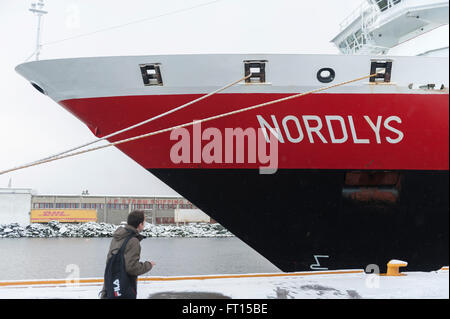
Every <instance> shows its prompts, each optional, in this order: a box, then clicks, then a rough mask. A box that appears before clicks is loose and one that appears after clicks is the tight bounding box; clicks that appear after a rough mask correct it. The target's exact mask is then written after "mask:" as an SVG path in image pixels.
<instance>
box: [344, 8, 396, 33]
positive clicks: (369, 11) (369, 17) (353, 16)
mask: <svg viewBox="0 0 450 319" xmlns="http://www.w3.org/2000/svg"><path fill="white" fill-rule="evenodd" d="M402 1H405V0H368V1H366V2H363V3H361V4H360V5H359V6H358V7H357V8H356V9H354V10H353V11H352V12H351V13H350V14H349V15H348V16H347V17H346V18H345V19H344V20H343V21H342V22H341V23H340V24H339V28H340V31H342V30H344V29H345V28H346V27H348V26H349V25H350V24H352V23H353V22H354V21H355V20H357V19H358V18H359V17H361V18H362V19H363V20H364V19H365V20H366V21H364V22H362V23H363V24H366V25H367V24H368V23H370V21H372V22H373V21H375V20H376V18H377V17H378V15H379V14H380V13H381V12H384V11H386V10H388V9H390V8H392V7H394V6H395V5H397V4H399V3H401V2H402Z"/></svg>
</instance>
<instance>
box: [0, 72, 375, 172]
mask: <svg viewBox="0 0 450 319" xmlns="http://www.w3.org/2000/svg"><path fill="white" fill-rule="evenodd" d="M250 75H251V74H250ZM250 75H249V76H250ZM374 76H376V74H370V75H366V76H363V77H360V78H356V79H353V80H350V81H345V82H340V83H337V84H334V85H330V86H326V87H322V88H319V89H315V90H312V91H308V92H305V93H298V94H294V95H291V96H287V97H284V98H281V99H276V100H272V101H269V102H265V103H261V104H257V105H253V106H249V107H246V108H242V109H238V110H235V111H231V112H227V113H222V114H219V115H214V116H211V117H207V118H204V119H201V120H196V121H194V122H188V123H184V124H179V125H176V126H172V127H169V128H165V129H161V130H158V131H154V132H150V133H146V134H142V135H138V136H134V137H130V138H126V139H123V140H120V141H116V142H113V143H109V144H106V145H101V146H97V147H93V148H89V149H87V150H82V151H79V152H75V153H70V154H66V155H61V156H58V157H51V158H47V159H44V160H41V161H37V162H33V163H30V164H26V165H22V166H18V167H15V168H11V169H7V170H4V171H1V172H0V175H3V174H6V173H9V172H13V171H17V170H20V169H24V168H27V167H31V166H37V165H40V164H44V163H48V162H52V161H56V160H60V159H63V158H67V157H72V156H76V155H80V154H84V153H88V152H92V151H96V150H100V149H103V148H106V147H110V146H115V145H119V144H123V143H128V142H132V141H135V140H139V139H142V138H145V137H149V136H154V135H157V134H161V133H164V132H168V131H172V130H176V129H179V128H183V127H187V126H191V125H194V124H200V123H203V122H208V121H212V120H215V119H219V118H223V117H226V116H230V115H234V114H238V113H242V112H246V111H250V110H254V109H257V108H260V107H264V106H267V105H272V104H275V103H280V102H284V101H288V100H292V99H295V98H298V97H302V96H305V95H309V94H313V93H317V92H321V91H325V90H329V89H332V88H335V87H339V86H343V85H346V84H349V83H353V82H357V81H361V80H364V79H367V78H371V77H374Z"/></svg>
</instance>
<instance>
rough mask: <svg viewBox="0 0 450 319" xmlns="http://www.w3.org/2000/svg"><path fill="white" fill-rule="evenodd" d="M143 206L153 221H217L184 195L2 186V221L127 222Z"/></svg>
mask: <svg viewBox="0 0 450 319" xmlns="http://www.w3.org/2000/svg"><path fill="white" fill-rule="evenodd" d="M135 209H138V210H143V211H144V212H145V215H146V221H147V222H148V223H153V224H177V223H189V222H207V223H215V221H214V220H212V219H211V218H210V217H209V216H208V215H206V214H205V213H203V212H202V211H201V210H200V209H198V208H197V207H195V206H194V205H193V204H192V203H190V202H189V201H188V200H186V199H185V198H182V197H167V196H113V195H111V196H93V195H88V193H87V192H83V195H35V194H33V192H32V190H29V189H12V188H6V189H0V224H8V223H14V222H17V223H19V224H21V225H28V224H30V223H45V222H48V221H50V220H58V221H60V222H89V221H95V222H99V223H101V222H104V223H109V224H120V223H122V222H126V220H127V216H128V214H129V213H130V212H131V211H133V210H135Z"/></svg>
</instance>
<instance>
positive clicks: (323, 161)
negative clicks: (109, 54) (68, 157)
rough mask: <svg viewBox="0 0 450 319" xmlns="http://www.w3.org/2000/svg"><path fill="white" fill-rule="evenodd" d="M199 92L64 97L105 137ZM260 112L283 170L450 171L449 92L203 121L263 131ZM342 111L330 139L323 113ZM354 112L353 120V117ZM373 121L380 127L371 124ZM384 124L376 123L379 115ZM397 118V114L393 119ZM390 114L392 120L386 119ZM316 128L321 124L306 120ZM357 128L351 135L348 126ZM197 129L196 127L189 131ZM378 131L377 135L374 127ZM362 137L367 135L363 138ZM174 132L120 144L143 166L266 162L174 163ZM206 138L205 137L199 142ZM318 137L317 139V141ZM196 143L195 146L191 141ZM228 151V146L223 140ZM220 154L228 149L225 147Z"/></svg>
mask: <svg viewBox="0 0 450 319" xmlns="http://www.w3.org/2000/svg"><path fill="white" fill-rule="evenodd" d="M199 96H201V95H146V96H120V97H100V98H85V99H71V100H65V101H61V102H60V104H62V105H63V106H64V107H65V108H66V109H68V110H69V111H70V112H72V113H73V114H74V115H75V116H77V117H78V118H79V119H81V120H82V121H83V122H84V123H86V124H87V125H88V126H89V128H90V129H91V130H92V131H93V132H94V134H96V135H97V136H105V135H107V134H109V133H112V132H114V131H117V130H119V129H122V128H125V127H128V126H130V125H133V124H136V123H138V122H141V121H143V120H145V119H147V118H150V117H153V116H155V115H158V114H160V113H162V112H165V111H168V110H170V109H172V108H174V107H176V106H179V105H182V104H183V103H186V102H188V101H191V100H193V99H195V98H197V97H199ZM284 96H288V94H218V95H215V96H213V97H211V98H209V99H207V100H205V101H202V102H199V103H197V104H194V105H192V106H190V107H188V108H186V109H183V110H181V111H179V112H176V113H174V114H171V115H169V116H167V117H165V118H162V119H158V120H156V121H153V122H151V123H149V124H146V125H143V126H141V127H139V128H137V129H134V130H132V131H129V132H126V133H123V134H121V135H118V136H115V137H114V139H112V140H114V141H117V140H120V139H123V138H126V137H130V136H135V135H140V134H144V133H148V132H152V131H156V130H158V129H163V128H167V127H171V126H174V125H178V124H182V123H186V122H191V121H193V120H198V119H202V118H206V117H209V116H213V115H217V114H221V113H226V112H229V111H232V110H236V109H240V108H243V107H247V106H251V105H255V104H258V103H262V102H266V101H270V100H274V99H278V98H281V97H284ZM257 115H260V116H261V117H262V118H264V119H265V121H267V122H268V124H269V125H270V126H272V127H274V123H273V118H271V115H275V118H276V120H277V122H278V125H279V127H280V129H281V132H282V135H283V140H284V143H281V142H280V143H278V148H279V157H278V160H279V162H278V168H288V169H289V168H295V169H356V170H360V169H368V170H448V169H449V107H448V94H315V95H309V96H305V97H301V98H298V99H294V100H290V101H286V102H283V103H279V104H274V105H271V106H266V107H263V108H260V109H257V110H252V111H248V112H243V113H240V114H237V115H232V116H228V117H226V118H221V119H216V120H213V121H210V122H207V123H203V124H202V131H203V130H204V129H206V128H209V127H215V128H218V129H220V131H221V132H222V134H223V135H224V136H225V134H224V133H225V128H237V127H241V128H243V129H246V128H248V127H252V128H254V129H258V128H260V123H259V122H258V119H257ZM288 115H292V116H294V117H296V118H298V123H299V124H300V130H301V133H300V132H299V131H298V128H297V127H296V124H295V122H294V121H292V120H291V121H288V122H286V123H287V128H288V130H289V132H288V133H290V135H291V140H292V139H296V138H297V141H298V140H299V137H300V135H299V134H303V138H302V140H301V141H299V142H298V143H294V142H291V141H289V140H288V136H286V133H287V132H286V130H285V129H284V128H283V126H282V119H284V118H285V117H286V116H288ZM304 115H312V116H318V117H319V118H320V121H321V124H322V128H321V129H320V130H319V132H320V134H321V136H319V134H317V133H316V132H314V131H312V132H311V134H310V135H308V134H307V133H308V132H307V130H306V125H307V123H305V121H304V118H302V116H304ZM333 115H334V116H340V117H341V119H342V120H343V123H345V125H344V128H343V127H342V126H341V123H340V122H339V121H331V122H330V123H332V124H331V126H332V131H333V134H334V138H335V140H336V139H337V140H339V139H341V141H342V140H343V137H344V130H345V131H346V133H347V136H348V138H347V139H346V140H345V141H344V142H341V143H333V142H332V140H331V136H330V128H329V127H328V126H327V122H326V118H325V116H333ZM349 116H351V119H350V118H349ZM364 116H366V117H368V118H369V119H370V121H371V122H372V123H373V124H374V125H376V126H377V127H378V128H371V126H370V125H369V122H368V121H367V120H366V119H365V118H364ZM380 116H381V118H380V122H379V123H377V121H378V119H379V117H380ZM393 117H395V119H394V118H393ZM388 118H390V121H389V122H388V123H387V125H386V123H385V121H386V120H387V119H388ZM308 123H309V125H310V127H311V128H314V127H316V126H317V125H319V123H318V122H317V121H316V120H310V121H308ZM352 123H353V125H354V130H353V132H352V127H351V125H352ZM187 129H188V130H189V132H191V137H192V136H193V134H192V127H188V128H187ZM377 131H378V132H377ZM361 140H366V141H363V143H361ZM176 142H177V141H176V140H170V133H169V132H167V133H162V134H160V135H156V136H152V137H147V138H144V139H141V140H138V141H134V142H130V143H125V144H121V145H118V147H119V148H120V149H121V150H122V151H123V152H124V153H126V154H127V155H129V156H130V157H131V158H133V159H134V160H135V161H137V162H138V163H139V164H140V165H142V166H143V167H145V168H259V167H261V166H264V164H262V163H259V161H258V158H257V159H256V163H251V162H249V161H248V157H247V154H245V161H244V163H236V160H234V161H233V163H225V160H223V161H222V162H219V163H215V162H213V163H205V162H204V161H203V160H202V161H201V162H200V163H198V162H195V159H194V158H193V157H192V152H191V157H190V162H189V163H174V162H173V161H172V160H171V158H170V150H171V148H172V147H173V145H174V144H175V143H176ZM208 142H209V141H205V140H204V141H202V146H204V145H205V144H207V143H208ZM312 142H314V143H312ZM191 143H192V144H191V147H192V145H193V144H194V143H195V142H194V141H191ZM222 147H223V148H224V147H225V146H224V145H222ZM222 153H223V154H224V153H225V152H222Z"/></svg>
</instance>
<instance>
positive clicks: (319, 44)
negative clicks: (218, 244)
mask: <svg viewBox="0 0 450 319" xmlns="http://www.w3.org/2000/svg"><path fill="white" fill-rule="evenodd" d="M31 2H32V1H17V0H2V1H0V43H1V46H2V50H0V70H1V72H0V94H1V95H0V96H1V100H0V150H1V151H0V170H3V169H7V168H11V167H13V166H17V165H20V164H23V163H26V162H30V161H33V160H36V159H39V158H42V157H45V156H48V155H50V154H54V153H56V152H59V151H62V150H65V149H67V148H70V147H72V146H76V145H80V144H82V143H84V142H87V141H91V140H92V139H93V138H94V136H93V135H92V133H91V132H90V131H89V130H88V128H87V127H86V126H85V125H84V124H83V123H81V122H80V121H79V120H77V119H76V118H75V117H74V116H73V115H71V114H70V113H68V112H67V111H65V110H64V109H63V108H62V107H60V106H59V105H57V104H56V103H55V102H53V101H52V100H50V99H49V98H48V97H46V96H44V95H41V94H39V93H38V92H37V91H36V90H35V89H33V88H32V87H31V85H30V84H29V83H28V82H27V81H26V80H25V79H23V78H22V77H21V76H19V75H18V74H17V73H16V72H15V71H14V67H15V66H16V65H18V64H20V63H23V62H24V61H25V59H27V58H28V57H29V56H30V55H31V53H32V52H33V50H34V46H35V39H36V23H37V20H36V17H35V16H34V15H33V14H32V13H31V12H29V11H28V8H29V7H30V4H31ZM208 2H211V1H208V0H184V1H181V0H171V1H155V0H128V1H125V2H123V1H110V0H78V1H76V0H46V1H45V3H46V9H47V10H48V11H49V14H48V15H46V16H45V17H44V21H43V37H42V42H43V43H44V44H45V43H48V44H47V45H44V46H43V49H42V53H41V59H52V58H66V57H80V56H104V55H144V54H176V53H322V54H323V53H328V54H335V53H337V50H336V49H335V47H334V46H333V45H332V44H331V43H330V42H329V41H330V40H331V39H332V38H333V37H334V36H335V35H336V34H337V32H338V25H339V22H341V20H343V19H344V18H345V17H346V16H347V15H348V14H350V12H351V11H352V10H353V9H354V8H355V7H356V6H358V4H360V3H361V2H362V1H361V0H345V1H342V0H341V1H336V0H315V1H294V0H276V1H275V0H271V1H270V0H221V1H217V2H215V3H212V4H209V5H205V6H201V7H198V8H195V9H192V10H188V11H184V12H181V13H176V14H172V15H166V16H163V17H160V18H155V19H152V20H147V21H143V22H140V23H135V24H130V25H128V26H125V27H122V28H112V29H110V30H109V31H105V32H99V33H95V34H92V35H90V36H84V37H79V38H75V39H72V40H68V41H62V42H56V43H55V41H59V40H61V39H66V38H69V37H74V36H77V35H79V34H85V33H89V32H93V31H96V30H99V29H104V28H108V27H112V26H116V25H121V24H125V23H128V22H132V21H137V20H140V19H144V18H149V17H155V16H158V15H162V14H165V13H168V12H171V11H176V10H180V9H183V8H188V7H192V6H196V5H200V4H204V3H208ZM224 84H226V83H224ZM10 178H12V186H13V187H24V188H33V189H35V190H37V191H38V193H41V194H43V193H51V194H80V193H81V191H82V190H84V189H88V190H89V192H90V193H91V194H99V195H100V194H102V195H103V194H128V195H176V193H175V192H174V191H173V190H171V189H170V188H169V187H167V186H166V185H165V184H163V183H162V182H160V181H159V180H158V179H156V178H155V177H153V176H152V175H151V174H149V173H148V172H147V171H146V170H145V169H143V168H142V167H140V166H139V165H138V164H136V163H135V162H134V161H133V160H132V159H130V158H129V157H127V156H126V155H124V154H123V153H121V152H120V151H118V150H117V149H112V148H108V149H105V150H101V151H98V152H93V153H88V154H84V155H81V156H76V157H74V158H69V159H63V160H60V161H57V162H52V163H48V164H44V165H41V166H38V167H33V168H27V169H24V170H21V171H18V172H13V173H10V174H6V175H1V176H0V187H7V185H8V181H9V179H10Z"/></svg>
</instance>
